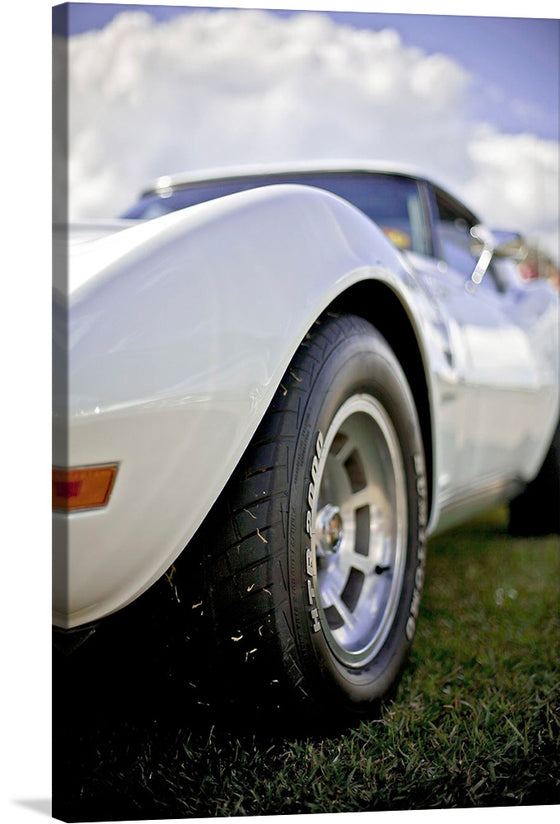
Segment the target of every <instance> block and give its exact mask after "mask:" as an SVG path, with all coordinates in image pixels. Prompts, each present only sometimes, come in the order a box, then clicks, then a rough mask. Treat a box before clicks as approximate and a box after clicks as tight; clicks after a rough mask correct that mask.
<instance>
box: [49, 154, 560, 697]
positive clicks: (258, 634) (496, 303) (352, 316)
mask: <svg viewBox="0 0 560 824" xmlns="http://www.w3.org/2000/svg"><path fill="white" fill-rule="evenodd" d="M66 240H67V238H66V232H64V231H63V232H62V233H61V236H60V243H61V246H60V251H59V253H57V252H56V250H55V261H56V260H58V265H57V266H56V271H55V290H54V324H53V326H54V336H55V357H54V365H55V383H54V387H55V389H54V407H55V408H54V428H55V437H54V455H55V460H54V464H55V466H54V468H53V509H54V516H53V517H54V624H55V626H56V627H57V628H59V630H58V631H59V633H60V634H70V633H72V637H74V638H75V637H76V634H78V635H79V634H80V632H81V633H82V636H83V637H85V636H86V635H87V633H88V632H89V631H90V630H91V628H92V627H95V626H96V625H97V624H98V623H99V622H101V623H103V622H104V621H107V620H110V619H107V616H109V615H110V614H111V613H115V612H117V611H120V610H124V609H126V607H127V605H129V604H131V602H133V601H135V600H136V599H138V597H139V596H141V595H142V593H144V592H146V591H147V590H148V589H149V588H150V587H151V586H152V585H153V584H154V582H156V581H158V580H160V579H161V578H162V576H164V575H166V576H167V578H168V580H171V579H172V577H173V575H175V573H176V562H177V564H179V562H178V561H177V559H178V558H179V556H181V555H182V558H183V561H184V563H183V564H182V569H183V573H182V574H183V575H185V570H187V573H186V574H187V575H188V570H189V552H190V551H191V548H192V546H193V545H194V544H196V542H198V544H199V545H200V543H201V542H202V544H203V551H202V555H201V557H202V559H203V560H202V567H203V569H202V576H203V580H204V582H205V589H204V592H203V594H202V598H201V601H203V603H202V604H193V605H192V606H193V608H196V607H198V606H200V607H201V609H205V610H206V614H207V616H211V622H210V625H211V626H210V629H209V630H208V631H209V638H208V644H209V645H212V647H213V648H215V649H216V651H217V652H216V655H217V657H218V658H219V659H220V661H221V668H222V670H221V671H222V672H223V668H224V662H225V663H226V664H227V667H228V670H229V674H228V679H231V683H235V682H236V681H238V680H240V679H242V676H243V673H244V672H248V671H249V670H250V672H251V673H252V675H251V677H252V678H254V679H256V681H257V682H258V683H259V684H262V685H268V684H270V683H273V684H279V685H280V686H281V688H282V689H283V690H284V692H285V694H286V695H287V696H291V698H295V699H296V701H300V702H302V703H303V704H306V703H308V704H309V705H311V704H313V705H315V706H325V705H328V707H329V708H330V711H331V712H335V713H344V712H345V711H346V710H349V709H350V710H353V711H356V712H358V713H360V712H367V711H368V710H369V709H370V708H371V706H372V705H373V704H375V703H376V702H377V701H378V700H379V699H380V698H381V697H383V696H385V695H387V694H388V692H389V691H390V690H391V688H392V687H393V686H394V684H395V683H396V681H397V679H398V676H399V673H400V671H401V669H402V667H403V664H404V661H405V658H406V654H407V651H408V649H409V646H410V643H411V642H412V639H413V636H414V632H415V626H416V621H417V616H418V610H419V603H420V596H421V591H422V583H423V579H424V564H425V541H426V536H429V535H431V534H433V533H435V532H436V531H440V530H442V529H444V528H446V527H448V526H449V525H451V524H454V523H457V522H459V521H462V520H465V519H466V518H469V517H471V516H472V515H473V514H475V513H477V512H479V511H481V510H483V509H485V508H489V507H492V506H494V505H496V504H497V503H499V502H505V501H511V502H512V503H511V513H512V515H511V518H512V521H511V526H512V529H514V530H516V531H518V532H521V533H524V534H533V533H542V532H552V531H558V527H559V514H558V509H559V508H558V495H559V491H558V490H559V486H558V484H559V477H560V470H559V467H560V464H559V458H558V455H559V443H558V418H559V387H558V296H557V294H555V292H554V291H553V290H552V288H550V287H549V286H548V285H547V284H546V283H545V282H542V281H533V282H530V283H526V282H523V281H522V279H521V278H520V276H519V274H518V271H517V267H516V264H515V263H514V262H512V258H516V257H517V256H518V255H519V250H520V243H519V239H518V237H516V236H514V235H513V234H509V235H505V233H493V232H491V231H489V230H488V229H487V228H485V227H483V226H482V225H480V221H479V220H478V218H477V217H476V216H475V215H474V214H473V213H472V212H471V211H470V210H469V209H468V208H467V207H466V206H464V205H462V204H461V203H460V202H459V201H458V200H457V199H455V198H454V197H452V196H451V195H450V194H448V193H447V192H446V191H444V190H443V189H442V188H440V187H439V186H437V185H435V184H433V183H431V182H430V181H428V180H426V179H425V178H424V177H422V176H421V175H418V174H416V173H413V172H412V171H409V170H406V169H402V168H395V167H390V168H389V167H384V166H380V165H373V164H371V163H356V162H353V163H330V164H316V165H314V166H307V167H303V166H297V165H294V166H291V167H289V168H287V167H277V168H270V167H268V168H266V169H262V168H248V169H237V170H231V169H229V170H218V171H217V172H213V173H208V174H206V173H200V174H198V175H197V176H189V177H186V176H176V177H166V178H162V179H160V180H158V181H157V183H156V185H155V186H154V187H153V188H152V189H150V190H149V191H147V192H145V193H144V194H143V195H142V196H141V198H140V199H139V201H138V202H137V203H136V204H135V205H134V206H133V207H132V208H131V209H130V210H129V211H128V213H127V214H126V215H125V216H124V218H123V219H121V220H112V221H106V222H100V221H90V222H88V223H82V224H79V225H77V226H75V227H71V231H70V240H71V241H74V242H72V243H71V251H70V255H69V262H68V264H67V267H66V249H67V246H66ZM57 242H58V241H57ZM56 248H58V247H56ZM201 525H203V527H202V528H201ZM173 580H174V584H175V583H176V582H177V579H176V578H175V579H173ZM210 636H211V637H210ZM248 662H250V664H251V666H250V668H249V669H248V668H247V666H246V665H247V663H248Z"/></svg>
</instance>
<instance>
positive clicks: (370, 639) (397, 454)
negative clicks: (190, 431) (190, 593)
mask: <svg viewBox="0 0 560 824" xmlns="http://www.w3.org/2000/svg"><path fill="white" fill-rule="evenodd" d="M424 466H425V464H424V456H423V448H422V440H421V435H420V427H419V423H418V419H417V415H416V410H415V406H414V402H413V399H412V396H411V392H410V389H409V387H408V385H407V382H406V379H405V377H404V374H403V371H402V369H401V367H400V365H399V363H398V361H397V359H396V357H395V355H394V354H393V352H392V351H391V349H390V348H389V346H388V344H387V343H386V341H385V340H384V339H383V338H382V336H381V335H380V334H379V333H378V332H377V331H376V330H375V329H374V328H373V327H372V326H371V325H370V324H369V323H367V322H366V321H365V320H363V319H361V318H358V317H354V316H338V317H325V318H323V319H321V321H320V322H318V323H317V324H316V325H315V327H314V328H313V330H312V332H311V333H310V334H308V335H307V337H306V339H305V341H304V342H303V343H302V346H301V347H300V349H299V351H298V352H297V353H296V356H295V357H294V359H293V361H292V363H291V364H290V366H289V368H288V370H287V372H286V375H285V377H284V379H283V380H282V382H281V385H280V387H279V389H278V391H277V393H276V396H275V398H274V400H273V402H272V404H271V406H270V408H269V410H268V412H267V414H266V416H265V418H264V420H263V422H262V424H261V426H260V427H259V429H258V431H257V433H256V434H255V436H254V438H253V441H252V443H251V445H250V447H249V449H248V450H247V452H246V454H245V456H244V458H243V460H242V461H241V464H240V466H239V467H238V468H237V470H236V472H235V473H234V475H233V476H232V479H231V480H230V482H229V484H228V486H227V488H226V490H225V491H224V493H223V494H222V496H221V497H220V499H219V500H218V502H217V504H216V506H215V507H214V509H213V512H212V513H211V517H210V518H209V519H208V522H207V524H206V526H205V528H204V530H203V533H202V535H203V537H202V540H203V542H204V548H205V549H204V556H205V559H204V567H205V575H206V598H205V600H206V607H207V614H208V615H209V616H210V619H211V620H210V622H209V627H210V629H209V631H210V632H211V633H212V636H213V644H214V647H213V649H214V652H213V653H211V655H210V659H211V660H213V661H215V662H219V666H218V667H217V668H216V670H217V671H218V670H219V672H220V673H222V677H223V672H224V666H225V667H226V668H227V672H228V683H229V684H230V686H231V689H230V690H229V691H230V692H231V693H232V694H233V693H235V694H237V696H238V697H239V696H244V697H245V698H247V697H248V696H250V697H249V701H250V702H251V703H252V704H254V703H255V702H256V703H259V704H261V703H267V702H269V701H270V699H271V698H272V700H274V701H276V702H278V703H281V704H282V703H283V704H286V703H288V704H292V705H293V704H294V702H295V703H296V704H298V705H300V706H301V707H304V708H307V709H308V710H313V711H314V712H316V713H317V712H318V713H324V712H325V710H326V711H327V712H328V713H329V717H331V718H332V717H333V713H334V717H340V716H342V715H344V714H346V713H348V712H353V713H358V714H366V713H368V712H370V711H371V710H372V709H373V708H374V707H376V706H377V704H378V703H379V701H380V700H381V699H383V698H385V697H387V696H388V695H389V694H390V693H391V692H392V690H393V689H394V687H395V686H396V684H397V682H398V679H399V676H400V673H401V671H402V668H403V665H404V663H405V660H406V655H407V652H408V649H409V647H410V644H411V641H412V639H413V636H414V631H415V627H416V620H417V617H418V606H419V601H420V595H421V591H422V585H423V578H424V563H425V534H424V531H425V525H426V519H427V495H426V493H427V484H426V475H425V469H424Z"/></svg>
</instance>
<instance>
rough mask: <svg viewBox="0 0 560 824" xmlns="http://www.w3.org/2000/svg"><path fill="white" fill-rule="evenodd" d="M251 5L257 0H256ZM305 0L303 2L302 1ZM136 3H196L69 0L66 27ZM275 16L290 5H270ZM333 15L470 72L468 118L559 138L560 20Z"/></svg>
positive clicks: (161, 9)
mask: <svg viewBox="0 0 560 824" xmlns="http://www.w3.org/2000/svg"><path fill="white" fill-rule="evenodd" d="M255 5H256V4H255ZM304 5H305V4H304V3H302V6H304ZM126 10H128V11H132V10H143V11H146V12H148V13H149V14H151V15H152V16H153V17H154V19H156V20H160V21H163V20H169V19H172V18H173V17H176V16H177V15H180V14H184V13H185V12H189V11H193V10H196V9H189V7H188V6H185V7H182V6H149V5H138V6H134V5H128V4H127V5H114V4H94V3H70V4H69V13H68V33H69V34H70V35H71V36H72V35H75V34H79V33H82V32H85V31H89V30H92V29H101V28H103V27H104V26H105V25H107V23H108V22H109V21H110V20H111V19H112V18H113V17H114V16H115V15H116V14H118V13H119V12H122V11H126ZM273 13H274V14H277V15H279V16H291V15H294V14H297V13H298V12H297V11H294V10H284V11H281V10H274V11H273ZM323 13H324V14H327V15H328V16H330V17H331V18H333V19H334V20H336V21H338V22H340V23H343V24H345V25H350V26H354V27H357V28H368V29H374V30H380V29H384V28H393V29H396V30H397V31H398V32H399V34H400V35H401V37H402V39H403V42H404V43H405V44H407V45H410V46H417V47H419V48H421V49H422V50H424V51H426V52H427V53H434V52H443V53H445V54H448V55H450V56H451V57H453V58H454V59H455V60H457V61H458V62H459V63H461V64H462V65H463V66H464V67H465V68H466V69H467V70H468V71H469V73H470V74H471V75H472V77H473V82H472V87H471V93H470V95H469V105H470V113H471V116H472V117H473V118H476V119H478V120H484V121H487V122H489V123H491V124H492V125H494V126H495V127H497V128H498V129H500V130H501V131H504V132H507V133H511V134H518V133H523V132H530V133H532V134H535V135H537V136H539V137H542V138H545V139H551V140H558V138H559V114H558V103H559V96H560V86H559V75H560V20H557V19H556V20H555V19H530V18H505V17H503V18H500V17H457V16H440V15H433V14H431V15H420V14H387V13H383V14H381V13H363V12H337V11H325V12H323ZM65 20H66V13H65V11H64V6H58V7H55V8H54V9H53V28H54V31H55V32H57V33H63V32H65V28H66V22H65Z"/></svg>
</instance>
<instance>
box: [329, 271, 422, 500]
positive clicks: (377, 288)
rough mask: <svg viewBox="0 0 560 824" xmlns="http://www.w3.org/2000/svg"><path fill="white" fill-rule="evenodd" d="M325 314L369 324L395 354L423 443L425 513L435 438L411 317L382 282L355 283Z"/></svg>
mask: <svg viewBox="0 0 560 824" xmlns="http://www.w3.org/2000/svg"><path fill="white" fill-rule="evenodd" d="M326 311H327V312H339V313H341V314H345V313H348V314H354V315H358V316H360V317H362V318H364V320H367V321H369V323H371V324H372V326H375V328H376V329H377V330H378V331H379V332H380V333H381V334H382V335H383V337H384V338H385V340H386V341H387V343H388V344H389V346H390V347H391V349H392V350H393V352H394V353H395V355H396V357H397V359H398V361H399V363H400V365H401V367H402V369H403V372H404V374H405V376H406V379H407V381H408V385H409V386H410V389H411V391H412V395H413V397H414V402H415V404H416V411H417V413H418V417H419V420H420V429H421V432H422V440H423V443H424V452H425V460H426V474H427V476H428V511H429V515H430V516H431V514H432V511H433V505H434V486H433V485H434V464H435V456H434V434H433V414H432V409H431V402H430V390H429V384H428V377H427V369H426V365H425V362H424V358H423V356H422V350H421V347H420V343H419V340H418V335H417V333H416V331H415V329H414V326H413V323H412V321H411V319H410V316H409V314H408V312H407V310H406V309H405V307H404V305H403V303H402V301H401V299H400V298H399V296H398V295H397V294H396V292H395V291H394V290H393V289H392V288H391V287H390V286H389V285H388V284H387V283H385V282H383V281H381V280H365V281H360V282H359V283H355V284H353V285H352V286H350V287H349V288H348V289H347V290H346V291H344V292H342V293H341V294H340V295H338V296H337V297H336V298H335V299H334V300H333V301H332V303H331V304H330V305H329V306H328V307H327V310H326Z"/></svg>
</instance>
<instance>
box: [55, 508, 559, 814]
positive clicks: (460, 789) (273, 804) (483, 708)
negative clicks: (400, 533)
mask: <svg viewBox="0 0 560 824" xmlns="http://www.w3.org/2000/svg"><path fill="white" fill-rule="evenodd" d="M559 649H560V545H559V542H558V540H557V539H556V538H552V537H549V538H542V539H538V540H534V539H533V540H526V539H513V538H511V537H509V536H508V535H507V534H506V532H505V510H504V511H503V510H498V511H496V512H493V513H491V514H490V515H489V516H487V517H485V518H481V519H478V520H476V521H474V522H472V523H470V524H468V525H467V526H465V527H463V528H461V529H457V530H456V531H453V532H448V533H446V534H445V535H443V536H441V537H439V538H437V539H434V540H432V541H431V542H430V544H429V547H428V572H427V580H426V587H425V592H424V598H423V604H422V610H421V616H420V620H419V624H418V633H417V637H416V641H415V644H414V647H413V652H412V654H411V658H410V663H409V666H408V667H407V669H406V671H405V674H404V677H403V680H402V683H401V686H400V688H399V691H398V693H397V696H396V699H395V700H394V701H392V702H391V703H390V704H388V705H387V706H386V707H385V708H384V711H383V712H382V714H381V716H380V717H379V718H378V719H377V720H376V721H372V722H369V723H361V724H359V725H357V726H356V727H355V728H354V729H351V730H349V731H346V732H344V733H338V734H334V735H327V736H324V737H319V736H317V735H314V736H312V737H310V736H300V737H298V736H296V735H290V736H289V737H287V738H281V737H279V736H278V735H269V736H268V735H267V734H266V731H261V732H260V734H259V735H258V736H257V735H256V734H254V733H251V734H245V735H243V734H240V733H239V732H233V731H232V730H231V729H228V728H227V727H225V726H224V725H223V724H219V723H217V722H212V720H211V719H207V720H205V721H204V722H203V723H198V724H196V725H195V726H194V727H193V726H192V725H187V724H186V723H185V721H184V719H182V717H181V708H180V707H175V708H173V710H172V712H171V713H170V715H169V718H168V720H167V721H165V722H162V721H161V719H157V718H156V717H155V716H154V715H153V714H152V715H150V717H146V718H144V719H142V720H141V722H138V719H136V720H135V722H134V724H132V722H130V720H129V721H127V720H126V719H125V718H120V719H117V721H114V720H113V721H112V722H111V728H110V729H109V728H108V727H107V725H105V727H103V723H102V721H100V725H101V726H99V725H98V730H101V731H102V732H101V733H100V734H98V736H97V738H96V736H95V735H94V734H93V733H92V732H91V730H90V731H89V733H88V734H87V735H82V736H81V737H80V741H79V748H80V749H81V751H80V752H78V753H73V754H69V760H70V761H72V763H73V764H74V772H73V776H72V779H71V780H68V783H67V786H66V789H65V794H66V797H67V799H68V804H69V807H68V813H67V814H68V816H69V817H70V818H71V817H72V814H74V815H75V816H76V818H78V819H79V817H80V814H81V815H82V816H84V815H85V814H87V815H88V817H89V818H90V820H91V819H94V818H95V817H96V816H97V817H98V818H111V817H115V818H118V817H119V816H122V817H128V818H142V817H145V818H165V817H183V816H185V817H186V816H197V817H202V816H231V815H271V814H289V813H320V812H323V813H324V812H352V811H367V810H398V809H425V808H441V807H444V808H449V807H475V806H507V805H521V804H527V805H529V804H553V803H556V804H558V803H560V664H559ZM132 727H133V728H134V731H133V732H132ZM76 765H77V766H76Z"/></svg>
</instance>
